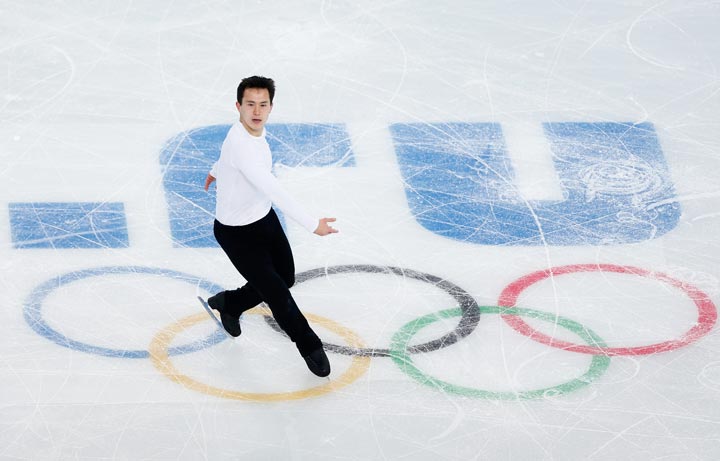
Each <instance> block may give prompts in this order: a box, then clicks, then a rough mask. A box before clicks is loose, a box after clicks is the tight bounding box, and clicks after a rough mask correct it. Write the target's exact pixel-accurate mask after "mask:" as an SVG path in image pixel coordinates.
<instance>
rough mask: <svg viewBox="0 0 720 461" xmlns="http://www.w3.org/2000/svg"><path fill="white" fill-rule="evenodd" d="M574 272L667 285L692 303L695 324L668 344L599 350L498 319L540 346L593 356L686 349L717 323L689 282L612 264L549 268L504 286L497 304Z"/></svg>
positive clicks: (509, 303) (508, 303)
mask: <svg viewBox="0 0 720 461" xmlns="http://www.w3.org/2000/svg"><path fill="white" fill-rule="evenodd" d="M574 272H615V273H620V274H631V275H640V276H642V277H648V278H652V279H655V280H659V281H661V282H665V283H667V284H668V285H671V286H673V287H675V288H678V289H680V290H681V291H683V292H685V294H686V295H687V296H688V297H689V298H690V299H691V300H692V301H693V302H694V303H695V305H696V306H697V309H698V318H697V323H696V324H695V325H694V326H693V327H692V328H690V329H689V330H688V331H687V332H686V333H685V334H684V335H682V336H681V337H680V338H678V339H674V340H670V341H664V342H661V343H656V344H650V345H647V346H638V347H599V346H587V345H579V344H574V343H570V342H567V341H561V340H558V339H554V338H552V337H550V336H548V335H546V334H544V333H541V332H539V331H538V330H536V329H534V328H533V327H531V326H530V325H528V324H527V323H526V322H525V321H524V320H523V319H522V317H520V316H518V315H512V314H504V315H502V316H501V317H502V319H503V320H504V321H505V322H506V323H507V324H508V325H510V326H511V327H512V328H513V329H514V330H515V331H517V332H518V333H521V334H523V335H525V336H527V337H529V338H531V339H533V340H535V341H537V342H539V343H542V344H545V345H548V346H552V347H556V348H559V349H563V350H569V351H574V352H580V353H583V354H593V355H599V354H602V355H646V354H655V353H658V352H667V351H670V350H673V349H677V348H680V347H683V346H686V345H688V344H690V343H692V342H693V341H697V340H698V339H699V338H701V337H702V336H704V335H705V334H707V333H708V332H709V331H710V330H712V328H713V326H714V325H715V321H716V320H717V309H716V308H715V304H714V303H713V302H712V301H711V300H710V297H709V296H708V295H707V294H705V293H704V292H703V291H701V290H699V289H698V288H696V287H694V286H692V285H690V284H689V283H686V282H681V281H680V280H677V279H674V278H672V277H670V276H668V275H665V274H662V273H659V272H651V271H647V270H645V269H640V268H637V267H631V266H616V265H612V264H573V265H569V266H558V267H551V268H549V269H545V270H541V271H537V272H533V273H531V274H528V275H526V276H524V277H522V278H519V279H517V280H516V281H514V282H512V283H511V284H510V285H508V286H507V287H505V289H504V290H503V291H502V293H501V294H500V299H499V301H498V305H499V306H503V307H515V304H516V303H517V300H518V297H519V296H520V293H522V292H523V291H524V290H525V289H526V288H527V287H529V286H530V285H532V284H534V283H537V282H539V281H541V280H545V279H547V278H551V277H555V276H558V275H563V274H570V273H574Z"/></svg>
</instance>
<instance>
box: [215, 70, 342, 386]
mask: <svg viewBox="0 0 720 461" xmlns="http://www.w3.org/2000/svg"><path fill="white" fill-rule="evenodd" d="M274 96H275V83H274V82H273V80H272V79H269V78H265V77H258V76H254V77H248V78H245V79H243V80H242V81H241V82H240V85H239V86H238V89H237V101H236V103H235V107H236V108H237V110H238V113H239V114H240V119H239V121H238V122H236V123H234V124H233V125H232V127H231V128H230V131H229V132H228V134H227V137H226V138H225V141H224V142H223V144H222V148H221V150H220V158H219V159H218V161H217V162H216V163H215V164H214V165H213V167H212V170H211V171H210V174H208V176H207V179H206V180H205V190H208V188H209V187H210V184H212V182H213V181H215V180H216V179H217V184H216V186H217V204H216V209H215V223H214V226H213V232H214V234H215V239H216V240H217V242H218V243H219V244H220V247H221V248H222V249H223V251H224V252H225V254H227V256H228V258H230V261H231V262H232V263H233V265H234V266H235V268H236V269H237V270H238V272H240V274H241V275H242V276H243V277H244V278H245V280H246V281H247V283H246V284H245V285H244V286H242V287H240V288H238V289H236V290H228V291H223V292H220V293H218V294H216V295H215V296H212V297H210V298H209V299H208V304H209V305H210V307H212V308H213V309H215V310H217V311H218V312H219V313H220V320H221V321H222V324H223V327H224V328H225V330H226V331H227V332H228V333H229V334H230V335H232V336H239V335H240V333H241V330H240V322H239V320H240V314H242V313H243V312H244V311H246V310H248V309H251V308H252V307H254V306H256V305H258V304H260V303H261V302H263V301H264V302H265V303H267V305H268V307H270V310H271V311H272V314H273V317H275V321H276V322H277V323H278V325H279V326H280V328H282V329H283V330H284V331H285V333H287V335H288V336H289V337H290V339H291V340H292V341H293V342H294V343H295V346H296V347H297V348H298V351H299V352H300V355H301V356H302V357H303V358H304V359H305V362H306V364H307V366H308V368H309V369H310V371H311V372H313V373H314V374H316V375H317V376H327V375H329V374H330V363H329V361H328V358H327V355H326V354H325V351H324V350H323V346H322V342H321V341H320V338H318V336H317V335H316V334H315V332H314V331H313V330H312V328H310V325H309V324H308V322H307V320H306V319H305V316H303V314H302V313H301V312H300V309H298V306H297V304H295V300H294V299H293V297H292V295H291V294H290V287H291V286H292V285H293V284H294V283H295V263H294V261H293V255H292V251H291V249H290V244H289V243H288V240H287V237H286V236H285V232H284V231H283V229H282V226H281V225H280V221H279V220H278V217H277V215H276V214H275V211H274V210H273V208H272V205H273V204H274V205H275V206H278V207H279V208H280V209H281V210H282V211H283V213H285V215H286V216H289V217H291V218H292V219H294V220H295V221H297V222H298V223H299V224H300V225H302V226H303V227H304V228H305V229H307V230H308V231H309V232H314V233H315V234H317V235H320V236H325V235H329V234H333V233H336V232H338V231H337V230H336V229H334V228H333V227H332V226H331V225H330V224H329V223H331V222H334V221H335V218H321V219H317V218H314V217H313V216H311V215H310V214H308V213H307V212H306V211H305V210H304V209H303V208H302V207H301V206H300V205H299V204H298V203H297V202H296V201H295V199H294V198H293V197H292V196H291V195H290V194H289V193H288V192H287V191H286V190H285V189H284V188H283V187H282V185H281V184H280V182H279V181H278V180H277V178H275V176H273V174H272V157H271V153H270V148H269V146H268V143H267V141H266V139H265V123H266V122H267V119H268V116H269V115H270V112H271V111H272V108H273V98H274Z"/></svg>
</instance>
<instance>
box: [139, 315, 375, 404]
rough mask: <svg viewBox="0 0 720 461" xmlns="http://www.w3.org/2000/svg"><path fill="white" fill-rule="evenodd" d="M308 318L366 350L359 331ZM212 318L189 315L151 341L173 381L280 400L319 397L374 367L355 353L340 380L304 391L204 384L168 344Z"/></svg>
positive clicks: (211, 391)
mask: <svg viewBox="0 0 720 461" xmlns="http://www.w3.org/2000/svg"><path fill="white" fill-rule="evenodd" d="M247 313H254V314H260V315H266V316H267V315H271V314H270V312H269V311H267V310H265V309H258V308H254V309H251V310H249V311H247ZM306 317H307V318H308V319H309V320H311V321H313V322H314V323H316V324H319V325H322V326H324V327H326V328H327V329H329V330H331V331H333V332H335V333H337V334H338V335H340V336H341V337H342V338H343V339H345V340H346V341H347V342H348V344H349V345H350V346H352V347H355V348H358V349H362V348H363V347H364V345H363V344H362V341H361V340H360V338H358V336H357V335H355V333H353V332H352V331H350V330H348V329H347V328H345V327H342V326H340V325H339V324H337V323H335V322H333V321H332V320H330V319H326V318H324V317H320V316H317V315H313V314H306ZM206 320H209V318H208V316H207V314H205V313H204V312H203V313H200V314H195V315H191V316H189V317H186V318H184V319H182V320H180V321H179V322H176V323H174V324H172V325H170V326H169V327H168V328H166V329H165V330H163V331H161V332H160V333H158V334H157V335H156V336H155V338H153V340H152V342H151V343H150V358H151V359H152V362H153V364H154V365H155V367H156V368H157V369H158V370H160V371H161V372H162V373H163V374H164V375H166V376H167V377H169V378H170V379H171V380H173V381H175V382H176V383H179V384H181V385H183V386H185V387H187V388H189V389H192V390H194V391H198V392H201V393H203V394H208V395H213V396H216V397H222V398H226V399H233V400H250V401H256V402H278V401H284V400H299V399H304V398H309V397H317V396H319V395H323V394H327V393H328V392H332V391H334V390H337V389H340V388H342V387H344V386H347V385H348V384H351V383H352V382H354V381H355V380H357V379H358V378H359V377H360V376H362V375H363V374H364V373H365V372H366V371H367V369H368V368H369V367H370V357H363V356H359V355H358V356H355V357H353V358H352V362H351V364H350V367H349V368H348V369H347V370H346V371H345V372H344V373H343V374H342V375H341V376H340V377H339V378H337V379H336V380H334V381H331V382H329V383H326V384H322V385H319V386H316V387H311V388H309V389H305V390H302V391H294V392H277V393H258V392H241V391H233V390H228V389H221V388H219V387H215V386H211V385H209V384H203V383H201V382H200V381H197V380H195V379H193V378H191V377H189V376H187V375H185V374H182V373H180V372H179V371H178V370H177V368H175V366H174V365H173V363H172V362H171V360H170V357H169V354H168V345H169V344H170V343H171V342H172V340H173V339H174V338H175V336H176V335H177V334H179V333H180V332H182V331H184V330H186V329H188V328H190V327H191V326H193V325H195V324H197V323H200V322H203V321H206Z"/></svg>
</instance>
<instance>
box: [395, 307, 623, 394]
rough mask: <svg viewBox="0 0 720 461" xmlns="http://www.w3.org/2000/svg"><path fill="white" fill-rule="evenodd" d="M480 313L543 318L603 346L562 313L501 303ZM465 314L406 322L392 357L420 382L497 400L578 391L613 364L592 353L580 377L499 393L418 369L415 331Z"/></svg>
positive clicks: (457, 311) (450, 313) (452, 312)
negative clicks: (413, 351)
mask: <svg viewBox="0 0 720 461" xmlns="http://www.w3.org/2000/svg"><path fill="white" fill-rule="evenodd" d="M480 312H481V313H483V314H502V315H520V316H527V317H531V318H535V319H538V320H543V321H546V322H553V323H555V324H556V325H559V326H561V327H563V328H565V329H567V330H569V331H571V332H573V333H575V334H577V335H578V336H579V337H580V338H582V339H583V341H586V342H587V343H589V344H593V345H597V346H600V347H604V346H605V344H604V343H603V341H602V339H600V338H599V337H598V335H597V334H595V333H594V332H592V331H591V330H589V329H588V328H586V327H584V326H582V325H580V324H579V323H577V322H575V321H573V320H570V319H567V318H564V317H560V316H555V315H553V314H549V313H546V312H541V311H536V310H531V309H523V308H517V307H500V306H480ZM460 315H462V312H461V311H460V309H457V308H455V309H447V310H443V311H440V312H437V313H434V314H428V315H425V316H423V317H419V318H417V319H415V320H413V321H411V322H409V323H407V324H405V325H404V326H403V327H402V328H400V330H398V332H397V333H395V335H393V338H392V344H391V346H390V352H391V354H390V356H391V357H392V359H393V361H394V362H395V363H396V364H397V365H398V366H399V367H400V369H401V370H402V371H403V372H405V373H406V374H407V375H409V376H410V377H411V378H413V379H414V380H416V381H418V382H420V383H421V384H424V385H427V386H430V387H433V388H435V389H439V390H442V391H444V392H447V393H450V394H456V395H461V396H465V397H474V398H479V399H494V400H529V399H538V398H546V397H555V396H558V395H563V394H567V393H569V392H572V391H575V390H577V389H579V388H581V387H584V386H587V385H588V384H590V383H591V382H592V381H594V380H595V379H597V378H598V377H599V376H600V375H602V374H603V373H604V372H605V371H606V370H607V369H608V367H609V366H610V357H608V356H605V355H593V356H592V360H591V361H590V366H589V367H588V369H587V371H585V373H583V374H582V375H581V376H579V377H577V378H575V379H573V380H571V381H567V382H565V383H562V384H558V385H556V386H551V387H546V388H543V389H535V390H528V391H519V392H496V391H488V390H482V389H475V388H471V387H465V386H459V385H456V384H452V383H448V382H446V381H442V380H440V379H437V378H434V377H432V376H429V375H428V374H426V373H424V372H422V371H421V370H420V369H418V368H417V367H416V366H415V364H414V363H413V361H412V356H411V355H410V354H409V353H408V352H407V347H408V344H409V342H410V340H411V339H412V338H413V336H415V334H416V333H417V332H418V331H420V330H422V329H423V328H425V327H427V326H428V325H430V324H432V323H434V322H436V321H438V320H441V319H445V318H450V317H458V316H460Z"/></svg>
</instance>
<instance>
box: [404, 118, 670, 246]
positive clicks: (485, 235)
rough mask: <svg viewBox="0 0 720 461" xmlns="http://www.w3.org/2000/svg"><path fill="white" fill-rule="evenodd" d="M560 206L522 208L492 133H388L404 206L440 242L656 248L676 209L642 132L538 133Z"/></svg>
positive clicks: (413, 127) (442, 127)
mask: <svg viewBox="0 0 720 461" xmlns="http://www.w3.org/2000/svg"><path fill="white" fill-rule="evenodd" d="M543 127H544V133H545V136H546V137H547V138H548V140H549V141H550V145H551V149H552V152H553V157H554V166H555V170H556V172H557V173H558V176H559V177H560V184H561V187H562V190H563V196H564V199H563V200H560V201H528V200H525V199H523V197H522V196H521V195H520V194H519V193H518V191H517V189H516V187H515V186H514V184H513V179H514V173H513V168H512V165H511V163H510V160H509V158H508V156H507V155H506V147H505V141H504V137H503V133H502V128H501V126H500V125H499V124H496V123H448V124H395V125H392V126H391V133H392V136H393V140H394V143H395V148H396V153H397V155H398V161H399V164H400V170H401V172H402V176H403V181H404V184H405V192H406V196H407V199H408V203H409V206H410V208H411V210H412V213H413V215H414V216H415V218H416V219H417V221H418V222H419V223H420V224H421V225H422V226H423V227H425V228H426V229H428V230H430V231H431V232H433V233H435V234H437V235H441V236H443V237H447V238H451V239H455V240H461V241H465V242H471V243H476V244H480V245H545V244H547V245H605V244H621V243H632V242H640V241H644V240H650V239H653V238H656V237H658V236H660V235H662V234H664V233H666V232H668V231H669V230H671V229H672V228H674V227H675V226H676V225H677V222H678V219H679V216H680V207H679V205H678V204H677V203H676V202H675V201H673V197H674V196H675V193H674V190H673V186H672V182H671V180H670V176H669V172H668V168H667V165H666V162H665V158H664V156H663V154H662V150H661V149H660V145H659V142H658V139H657V136H656V134H655V130H654V128H653V126H652V125H651V124H650V123H640V124H630V123H546V124H544V126H543Z"/></svg>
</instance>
